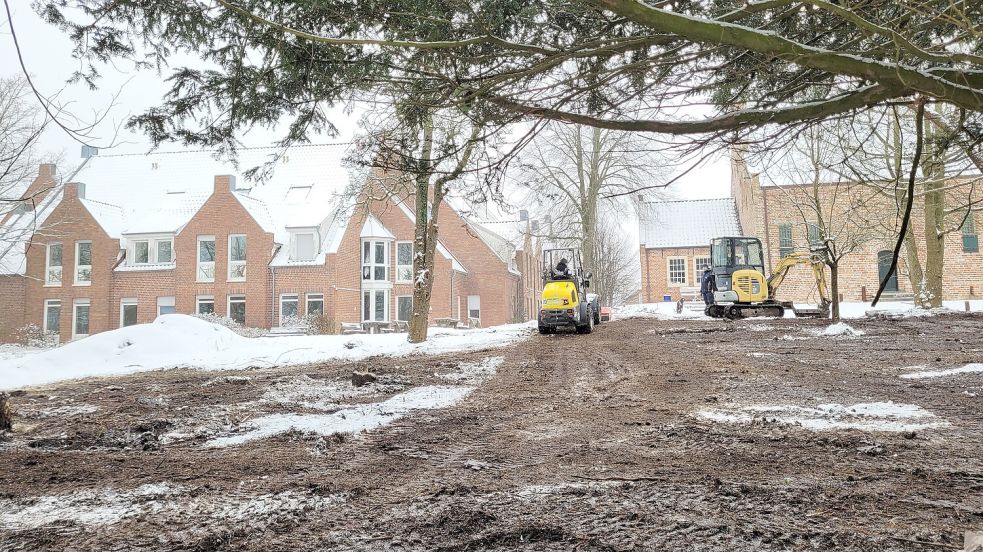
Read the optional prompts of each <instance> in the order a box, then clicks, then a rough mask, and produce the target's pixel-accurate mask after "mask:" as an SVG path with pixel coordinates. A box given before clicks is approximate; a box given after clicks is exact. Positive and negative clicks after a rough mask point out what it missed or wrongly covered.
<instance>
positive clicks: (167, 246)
mask: <svg viewBox="0 0 983 552" xmlns="http://www.w3.org/2000/svg"><path fill="white" fill-rule="evenodd" d="M157 262H158V263H172V262H174V242H173V241H171V240H158V241H157Z"/></svg>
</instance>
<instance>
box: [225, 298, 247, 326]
mask: <svg viewBox="0 0 983 552" xmlns="http://www.w3.org/2000/svg"><path fill="white" fill-rule="evenodd" d="M232 303H242V305H243V308H245V306H246V296H245V295H243V294H241V293H240V294H236V295H229V296H228V297H227V298H226V299H225V314H226V316H228V317H229V318H232ZM232 319H233V320H235V319H234V318H232ZM237 322H238V320H237ZM239 323H240V324H242V325H243V326H245V325H246V315H245V314H243V316H242V322H239Z"/></svg>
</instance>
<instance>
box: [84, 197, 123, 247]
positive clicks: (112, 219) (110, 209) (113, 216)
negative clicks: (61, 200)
mask: <svg viewBox="0 0 983 552" xmlns="http://www.w3.org/2000/svg"><path fill="white" fill-rule="evenodd" d="M79 203H81V204H82V205H83V206H84V207H85V209H86V210H87V211H89V214H90V215H92V218H94V219H96V222H97V223H99V226H101V227H102V229H103V230H104V231H105V232H106V234H108V235H109V237H111V238H117V239H118V238H121V237H123V228H124V219H123V209H121V208H120V207H119V205H111V204H109V203H103V202H101V201H95V200H92V199H88V198H79Z"/></svg>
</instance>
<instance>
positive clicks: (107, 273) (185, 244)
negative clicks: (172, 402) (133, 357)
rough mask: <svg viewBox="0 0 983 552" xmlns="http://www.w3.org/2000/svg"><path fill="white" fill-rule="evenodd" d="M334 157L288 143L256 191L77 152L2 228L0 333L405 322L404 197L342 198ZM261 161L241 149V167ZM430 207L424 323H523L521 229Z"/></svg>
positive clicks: (409, 228) (192, 169)
mask: <svg viewBox="0 0 983 552" xmlns="http://www.w3.org/2000/svg"><path fill="white" fill-rule="evenodd" d="M344 152H345V146H343V145H330V146H310V147H302V148H295V149H294V150H291V152H290V153H289V154H288V155H286V156H283V157H282V158H281V159H280V160H279V162H278V165H277V167H276V170H275V172H274V173H273V176H272V177H271V178H270V179H268V180H267V181H265V182H263V183H262V184H258V185H255V186H250V185H248V184H247V182H246V179H244V178H242V177H241V176H239V175H237V174H236V173H237V172H238V171H237V170H236V169H235V168H234V167H232V166H230V165H227V164H223V163H221V162H219V161H217V160H216V159H215V158H214V157H213V156H212V155H211V154H210V153H208V152H182V153H154V154H149V155H101V156H100V155H89V156H88V157H85V158H84V159H83V160H82V162H81V164H80V166H79V167H78V168H77V169H75V170H73V171H71V172H70V173H68V174H67V176H64V177H61V176H59V175H58V174H57V170H56V168H55V167H54V166H51V165H42V166H41V168H40V170H39V172H38V176H37V178H36V179H35V180H34V182H33V183H32V184H31V185H30V187H29V188H28V189H27V190H26V191H25V193H24V196H23V197H25V198H28V197H30V198H33V199H32V201H31V202H25V203H23V204H22V205H21V206H19V207H18V208H17V209H16V210H14V211H12V212H10V213H8V214H7V215H6V216H4V217H3V218H2V219H0V225H2V228H0V231H2V232H3V236H4V237H5V240H3V242H0V243H3V245H0V286H2V288H0V309H2V311H3V312H4V313H5V315H4V316H3V317H2V323H0V339H3V340H11V339H13V338H14V336H15V333H16V331H17V329H18V328H21V327H23V326H25V325H27V324H36V325H37V326H39V327H41V328H43V329H44V331H46V332H51V333H56V334H58V335H59V336H60V339H61V341H67V340H71V339H76V338H79V337H84V336H86V335H90V334H94V333H98V332H102V331H106V330H110V329H115V328H118V327H122V326H128V325H131V324H138V323H146V322H151V321H153V320H154V318H156V317H157V316H158V315H160V314H166V313H172V312H178V313H187V314H193V313H202V314H205V313H213V314H216V315H219V316H227V317H230V318H233V319H235V320H236V321H238V322H240V323H242V324H245V325H247V326H251V327H259V328H271V327H276V326H280V325H287V324H289V323H291V322H292V321H293V320H294V318H296V317H302V316H305V315H313V314H320V315H323V316H324V317H326V318H327V319H328V320H330V321H331V322H332V323H338V324H340V323H357V322H366V321H372V322H389V321H395V320H408V319H409V316H410V313H411V312H412V282H413V274H412V259H413V236H414V222H415V217H414V214H413V213H414V208H413V204H412V198H407V197H399V196H396V195H391V196H389V197H386V198H385V199H382V200H374V201H371V202H369V201H365V200H364V195H363V196H359V195H358V194H355V195H356V197H355V198H352V199H346V197H349V196H346V195H344V194H342V192H344V191H345V190H347V189H349V188H350V187H349V175H348V172H347V171H346V170H345V169H344V168H343V166H342V158H343V156H344ZM88 153H90V154H94V153H96V152H92V151H89V152H88ZM272 153H274V152H273V151H272V150H244V151H242V152H241V154H240V159H239V166H241V167H244V168H248V167H252V166H257V165H260V164H262V163H263V162H265V161H267V160H268V159H269V156H270V155H271V154H272ZM382 176H383V178H387V177H392V178H395V176H387V175H382ZM62 182H64V184H63V183H62ZM441 209H442V212H441V221H442V224H441V236H440V242H439V244H438V246H437V251H438V255H437V261H436V266H435V274H434V290H433V297H432V304H431V309H430V317H431V320H433V319H437V318H447V319H457V320H461V321H468V320H471V321H472V322H474V323H478V324H481V325H483V326H490V325H497V324H504V323H507V322H512V321H520V320H528V319H530V318H534V317H535V315H536V309H537V308H538V303H536V302H530V301H528V298H529V297H532V296H533V294H535V297H536V298H538V289H537V287H536V285H537V280H536V279H530V278H529V275H528V274H526V273H524V272H523V270H524V269H526V268H527V267H538V253H537V251H536V249H535V247H534V245H533V244H532V242H531V240H530V238H529V232H528V231H527V232H525V234H524V238H525V241H521V242H520V243H514V241H513V240H509V239H506V238H503V237H501V236H499V235H498V234H497V233H496V232H493V231H491V230H490V229H488V228H487V227H486V225H483V224H479V223H477V222H475V221H472V220H468V219H466V218H465V217H463V216H461V215H460V214H459V213H458V212H457V211H456V210H454V209H453V208H452V207H451V206H450V205H449V204H447V203H446V202H445V204H444V205H442V206H441ZM536 274H538V272H537V273H536Z"/></svg>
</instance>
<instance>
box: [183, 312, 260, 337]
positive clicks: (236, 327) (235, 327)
mask: <svg viewBox="0 0 983 552" xmlns="http://www.w3.org/2000/svg"><path fill="white" fill-rule="evenodd" d="M194 316H196V317H198V318H200V319H202V320H204V321H206V322H211V323H212V324H218V325H219V326H225V327H226V328H228V329H230V330H232V331H233V332H235V333H237V334H239V335H241V336H242V337H259V336H261V335H264V334H265V333H266V330H264V329H261V328H250V327H249V326H243V325H242V324H240V323H238V322H236V321H235V320H233V319H231V318H229V317H227V316H221V315H218V314H215V313H208V314H196V315H194Z"/></svg>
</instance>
